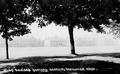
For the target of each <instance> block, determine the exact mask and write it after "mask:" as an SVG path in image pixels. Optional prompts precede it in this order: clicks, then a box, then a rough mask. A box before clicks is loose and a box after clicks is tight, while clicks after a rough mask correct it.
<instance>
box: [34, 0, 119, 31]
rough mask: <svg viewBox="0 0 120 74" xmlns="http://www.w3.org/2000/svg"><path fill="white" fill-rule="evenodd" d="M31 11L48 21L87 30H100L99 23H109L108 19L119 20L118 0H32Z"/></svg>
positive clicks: (101, 29)
mask: <svg viewBox="0 0 120 74" xmlns="http://www.w3.org/2000/svg"><path fill="white" fill-rule="evenodd" d="M32 11H33V14H32V15H33V16H35V17H42V18H43V19H44V20H46V21H47V22H48V23H51V22H54V23H56V24H57V25H60V26H70V27H72V28H73V27H76V26H77V27H78V28H83V29H84V30H88V31H91V29H92V28H95V29H97V30H98V31H99V32H102V31H103V28H102V27H101V25H108V24H110V22H109V19H113V20H117V22H120V21H119V19H120V17H119V16H120V15H119V12H120V3H119V0H34V5H33V6H32ZM40 25H42V26H45V25H46V24H44V23H42V24H40Z"/></svg>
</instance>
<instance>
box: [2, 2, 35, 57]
mask: <svg viewBox="0 0 120 74" xmlns="http://www.w3.org/2000/svg"><path fill="white" fill-rule="evenodd" d="M30 3H32V2H30V1H25V0H0V34H1V35H2V37H3V38H4V39H5V43H6V58H7V59H9V52H8V40H12V39H13V37H15V36H22V35H25V34H28V33H30V30H29V29H28V26H27V25H26V24H30V23H31V22H33V21H34V18H32V17H31V16H29V15H28V13H26V11H27V9H28V8H27V7H28V5H30Z"/></svg>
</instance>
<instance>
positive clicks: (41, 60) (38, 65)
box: [0, 53, 120, 74]
mask: <svg viewBox="0 0 120 74" xmlns="http://www.w3.org/2000/svg"><path fill="white" fill-rule="evenodd" d="M90 56H102V57H114V58H119V57H120V54H119V53H106V54H105V53H104V54H87V55H86V54H82V55H76V56H70V55H68V56H53V57H52V56H42V57H40V56H36V57H25V58H19V59H13V60H1V61H0V74H20V73H22V74H26V73H28V74H105V73H108V74H120V63H114V62H110V61H104V60H97V59H86V60H81V59H82V58H83V57H84V58H86V57H88V58H89V57H90ZM78 58H79V59H78ZM23 69H24V70H23ZM8 71H9V72H8ZM12 71H13V72H12Z"/></svg>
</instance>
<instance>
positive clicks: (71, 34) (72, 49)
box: [68, 27, 76, 54]
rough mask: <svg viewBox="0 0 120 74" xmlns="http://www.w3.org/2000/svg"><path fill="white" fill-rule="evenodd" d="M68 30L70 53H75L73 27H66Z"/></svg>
mask: <svg viewBox="0 0 120 74" xmlns="http://www.w3.org/2000/svg"><path fill="white" fill-rule="evenodd" d="M68 31H69V37H70V46H71V54H76V53H75V44H74V36H73V27H68Z"/></svg>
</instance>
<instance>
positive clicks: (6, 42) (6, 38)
mask: <svg viewBox="0 0 120 74" xmlns="http://www.w3.org/2000/svg"><path fill="white" fill-rule="evenodd" d="M7 34H8V32H7V29H6V30H5V44H6V59H9V51H8V36H7Z"/></svg>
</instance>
